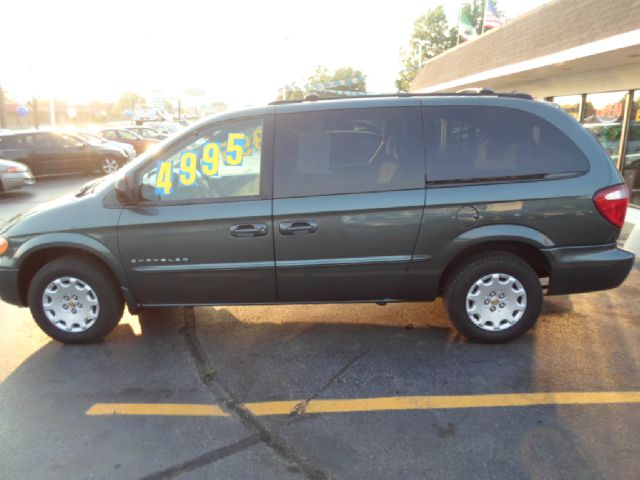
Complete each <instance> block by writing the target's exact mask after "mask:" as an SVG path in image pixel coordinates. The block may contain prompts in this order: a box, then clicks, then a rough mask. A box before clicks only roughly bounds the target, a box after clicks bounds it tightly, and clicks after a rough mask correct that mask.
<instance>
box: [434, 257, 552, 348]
mask: <svg viewBox="0 0 640 480" xmlns="http://www.w3.org/2000/svg"><path fill="white" fill-rule="evenodd" d="M444 301H445V305H446V307H447V310H448V311H449V316H450V318H451V321H452V322H453V324H454V325H455V326H456V328H457V329H458V330H459V331H460V333H462V334H463V335H464V336H465V337H467V338H468V339H470V340H474V341H478V342H486V343H500V342H507V341H509V340H513V339H515V338H518V337H519V336H521V335H523V334H524V333H526V332H527V331H528V330H529V329H530V328H531V327H532V326H533V325H534V324H535V322H536V320H537V319H538V316H539V315H540V308H541V306H542V287H541V286H540V280H539V279H538V276H537V275H536V272H535V271H534V270H533V269H532V268H531V266H529V264H528V263H526V262H525V261H523V260H522V259H521V258H520V257H517V256H515V255H512V254H510V253H503V252H491V253H486V254H481V255H477V256H474V257H471V258H469V259H468V260H466V261H465V262H464V263H463V264H461V265H460V266H459V267H458V268H457V269H456V270H455V271H454V272H453V273H452V274H451V276H450V278H449V280H448V282H447V284H446V286H445V291H444Z"/></svg>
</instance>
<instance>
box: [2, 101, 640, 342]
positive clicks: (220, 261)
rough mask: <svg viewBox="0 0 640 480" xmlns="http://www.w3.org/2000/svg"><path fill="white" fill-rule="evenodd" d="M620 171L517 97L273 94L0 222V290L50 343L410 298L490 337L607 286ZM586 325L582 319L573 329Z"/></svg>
mask: <svg viewBox="0 0 640 480" xmlns="http://www.w3.org/2000/svg"><path fill="white" fill-rule="evenodd" d="M627 201H628V194H627V190H626V188H625V187H624V185H623V183H622V177H621V176H620V173H619V172H618V171H617V170H616V168H615V166H614V165H613V164H612V162H611V160H610V159H609V157H608V156H607V154H606V152H604V151H603V149H602V148H601V147H600V146H599V145H598V143H597V141H596V140H595V139H594V138H593V136H591V135H590V134H589V133H588V132H586V131H585V130H584V129H583V128H582V127H581V126H580V124H578V123H577V122H576V121H575V120H574V119H572V118H571V117H569V116H568V115H566V114H565V113H564V112H562V111H560V110H559V109H557V108H554V107H552V106H549V105H548V104H546V103H543V102H537V101H533V100H532V99H530V97H526V96H523V95H521V94H486V93H482V94H459V95H453V94H452V95H446V94H441V95H434V96H429V95H423V96H419V95H405V94H397V95H389V96H386V97H374V98H366V97H365V98H360V99H350V100H321V101H302V102H285V103H282V102H280V103H277V104H275V105H270V106H267V107H263V108H254V109H248V110H243V111H238V112H228V113H224V114H221V115H219V116H217V117H213V118H210V119H207V120H205V121H204V122H201V123H199V124H197V125H195V126H193V127H192V128H190V129H188V130H187V131H185V132H184V133H183V134H182V135H179V136H177V137H175V138H174V139H173V140H172V141H168V142H165V143H164V144H163V145H162V148H161V149H160V150H159V151H157V152H153V153H151V154H149V155H145V156H143V157H140V158H138V159H137V160H135V161H134V162H131V163H129V164H128V165H126V166H125V167H124V168H123V169H122V170H121V172H119V173H118V174H117V175H113V176H109V177H105V178H104V179H98V180H95V181H94V182H92V183H90V184H88V185H86V186H85V187H83V188H81V189H80V190H79V191H78V192H76V193H75V194H73V195H69V196H68V197H66V199H64V200H57V201H55V202H53V203H49V204H45V205H41V206H39V207H38V208H37V209H36V210H33V211H31V212H29V213H27V214H24V215H22V216H21V217H18V218H16V219H14V220H12V221H10V222H9V223H8V224H5V225H4V226H3V227H2V228H1V229H0V296H1V297H2V299H3V300H4V301H6V302H8V303H11V304H15V305H21V306H29V308H30V309H31V312H32V314H33V316H34V318H35V320H36V322H37V324H38V325H39V326H40V327H41V328H42V329H43V330H44V331H45V332H46V333H47V334H49V335H50V336H51V337H53V338H55V339H57V340H59V341H62V342H71V343H74V342H89V341H96V340H99V339H101V338H103V337H104V336H105V335H107V334H108V333H109V332H110V331H111V330H112V329H113V328H114V327H115V325H116V324H117V323H118V321H119V320H120V317H121V315H122V312H123V307H124V304H125V303H126V304H127V306H128V308H129V310H130V311H131V312H133V313H136V312H138V311H140V309H141V308H144V307H162V306H179V305H225V304H273V303H307V302H314V303H317V302H331V303H334V302H377V303H380V304H385V303H387V302H399V301H428V300H433V299H434V298H436V297H438V296H443V297H444V301H445V305H446V308H447V311H448V312H449V315H450V318H451V320H452V321H453V323H454V325H455V326H456V327H457V328H458V330H459V331H460V332H461V333H462V334H463V335H465V336H466V337H468V338H469V339H472V340H476V341H481V342H504V341H508V340H512V339H514V338H517V337H519V336H520V335H523V334H524V333H525V332H527V331H528V330H529V329H530V328H531V327H532V326H533V325H534V323H535V322H536V319H537V318H538V315H539V313H540V309H541V305H542V301H543V294H544V293H546V294H547V295H558V294H568V293H576V292H588V291H594V290H604V289H610V288H614V287H616V286H618V285H620V284H621V283H622V282H623V281H624V280H625V278H626V277H627V275H628V274H629V271H630V269H631V268H632V265H633V262H634V255H633V254H632V253H629V252H626V251H624V250H621V249H619V248H618V247H617V245H616V239H617V238H618V235H619V234H620V229H621V227H622V225H623V222H624V218H625V213H626V209H627ZM584 328H585V329H587V328H589V325H588V324H587V323H585V325H584Z"/></svg>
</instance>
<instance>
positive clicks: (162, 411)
mask: <svg viewBox="0 0 640 480" xmlns="http://www.w3.org/2000/svg"><path fill="white" fill-rule="evenodd" d="M87 415H170V416H181V417H191V416H193V417H228V416H229V414H228V413H227V412H225V411H224V410H223V409H222V408H220V407H219V406H217V405H206V404H189V403H96V404H95V405H94V406H92V407H91V408H90V409H89V410H87Z"/></svg>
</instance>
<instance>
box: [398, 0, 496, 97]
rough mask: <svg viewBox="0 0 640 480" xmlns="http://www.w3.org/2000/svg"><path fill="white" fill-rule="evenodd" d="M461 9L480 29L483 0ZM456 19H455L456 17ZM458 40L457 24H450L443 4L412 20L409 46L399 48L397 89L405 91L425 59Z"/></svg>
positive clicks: (478, 30) (450, 46)
mask: <svg viewBox="0 0 640 480" xmlns="http://www.w3.org/2000/svg"><path fill="white" fill-rule="evenodd" d="M462 11H463V12H464V13H466V15H467V18H469V20H470V21H471V23H472V24H473V25H475V27H476V31H477V32H478V33H480V31H481V29H482V16H483V13H484V1H483V0H473V1H472V2H470V3H468V4H464V5H463V7H462ZM456 21H457V20H456ZM457 44H458V25H457V24H454V25H450V24H449V22H448V20H447V16H446V14H445V11H444V8H443V7H442V6H441V5H440V6H437V7H435V8H432V9H430V10H428V11H427V13H425V14H424V15H422V16H420V17H419V18H418V19H417V20H416V21H415V23H414V27H413V33H412V34H411V39H410V41H409V49H408V50H405V49H403V50H401V52H400V55H401V58H402V70H400V72H399V76H398V79H397V80H396V88H397V89H398V91H400V92H408V91H409V88H410V87H411V82H412V81H413V79H414V78H415V77H416V75H417V74H418V71H419V70H420V67H421V66H422V65H423V64H424V62H425V61H426V60H429V59H430V58H433V57H436V56H438V55H440V54H441V53H443V52H445V51H447V50H449V49H450V48H453V47H455V46H456V45H457Z"/></svg>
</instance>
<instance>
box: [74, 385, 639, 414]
mask: <svg viewBox="0 0 640 480" xmlns="http://www.w3.org/2000/svg"><path fill="white" fill-rule="evenodd" d="M638 403H640V391H638V392H545V393H507V394H489V395H451V396H415V397H378V398H351V399H335V400H311V401H309V402H307V401H305V400H287V401H280V402H258V403H245V404H244V405H243V406H244V408H246V409H247V410H249V411H250V412H251V413H253V414H254V415H257V416H264V415H290V414H291V413H293V412H297V413H309V414H311V413H349V412H379V411H394V410H435V409H461V408H500V407H530V406H537V405H606V404H638ZM86 413H87V415H175V416H205V417H224V416H228V413H226V412H225V411H224V410H223V409H222V408H221V407H219V406H217V405H208V404H172V403H97V404H95V405H93V406H92V407H91V408H90V409H89V410H88V411H87V412H86Z"/></svg>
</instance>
